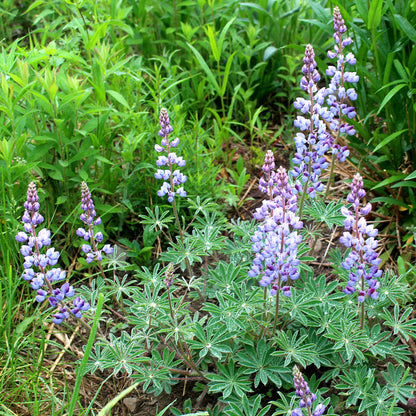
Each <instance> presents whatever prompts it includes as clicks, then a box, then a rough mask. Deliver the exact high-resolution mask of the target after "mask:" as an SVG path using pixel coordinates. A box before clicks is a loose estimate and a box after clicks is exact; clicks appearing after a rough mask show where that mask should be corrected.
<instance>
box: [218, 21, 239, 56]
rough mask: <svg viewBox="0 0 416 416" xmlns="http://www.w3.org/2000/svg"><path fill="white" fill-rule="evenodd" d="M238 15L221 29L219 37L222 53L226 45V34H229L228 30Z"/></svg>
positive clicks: (219, 47) (219, 46)
mask: <svg viewBox="0 0 416 416" xmlns="http://www.w3.org/2000/svg"><path fill="white" fill-rule="evenodd" d="M235 19H236V17H233V18H232V19H231V20H230V21H229V22H228V23H227V24H226V25H225V26H224V28H223V29H222V30H221V33H220V36H219V38H218V49H219V52H220V55H221V53H222V47H223V45H224V39H225V36H226V35H227V32H228V30H229V29H230V27H231V25H232V24H233V23H234V21H235Z"/></svg>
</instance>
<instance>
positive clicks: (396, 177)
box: [371, 173, 405, 189]
mask: <svg viewBox="0 0 416 416" xmlns="http://www.w3.org/2000/svg"><path fill="white" fill-rule="evenodd" d="M404 178H405V174H404V173H402V174H400V175H392V176H389V177H388V178H387V179H384V181H381V182H379V183H378V184H377V185H375V186H373V187H372V188H371V189H377V188H380V187H384V186H386V185H388V184H390V183H393V182H397V181H401V180H402V179H404Z"/></svg>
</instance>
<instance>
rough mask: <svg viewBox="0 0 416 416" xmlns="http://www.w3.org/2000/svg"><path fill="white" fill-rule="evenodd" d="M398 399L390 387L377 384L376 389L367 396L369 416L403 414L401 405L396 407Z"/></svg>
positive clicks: (397, 415)
mask: <svg viewBox="0 0 416 416" xmlns="http://www.w3.org/2000/svg"><path fill="white" fill-rule="evenodd" d="M396 403H397V400H396V399H395V398H394V396H392V394H391V392H390V391H389V389H388V388H387V387H386V386H384V387H381V386H380V385H379V384H376V386H375V389H373V391H372V392H371V393H370V394H368V395H367V396H366V400H365V404H366V407H367V409H366V411H367V415H368V416H380V415H383V416H384V415H386V416H399V415H403V409H402V408H401V407H394V405H395V404H396Z"/></svg>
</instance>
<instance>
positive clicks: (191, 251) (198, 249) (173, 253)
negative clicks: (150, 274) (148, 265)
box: [160, 236, 204, 271]
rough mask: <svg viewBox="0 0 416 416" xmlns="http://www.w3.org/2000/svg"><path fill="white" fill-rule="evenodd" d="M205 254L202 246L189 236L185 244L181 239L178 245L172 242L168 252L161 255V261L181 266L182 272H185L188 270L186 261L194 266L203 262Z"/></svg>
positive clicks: (178, 240)
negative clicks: (202, 256)
mask: <svg viewBox="0 0 416 416" xmlns="http://www.w3.org/2000/svg"><path fill="white" fill-rule="evenodd" d="M203 254H204V249H203V247H202V246H201V244H200V243H199V242H198V241H196V240H195V239H193V238H189V236H188V237H187V238H185V239H184V241H183V242H182V241H181V240H180V239H179V238H178V239H177V241H176V243H174V242H172V243H171V245H170V247H169V248H168V251H167V252H163V253H162V254H161V255H160V260H163V261H166V262H170V263H173V264H180V267H181V270H182V271H184V270H185V269H186V261H185V260H186V259H188V260H189V263H190V264H191V266H192V265H193V264H194V263H195V262H198V263H200V262H202V258H201V255H203Z"/></svg>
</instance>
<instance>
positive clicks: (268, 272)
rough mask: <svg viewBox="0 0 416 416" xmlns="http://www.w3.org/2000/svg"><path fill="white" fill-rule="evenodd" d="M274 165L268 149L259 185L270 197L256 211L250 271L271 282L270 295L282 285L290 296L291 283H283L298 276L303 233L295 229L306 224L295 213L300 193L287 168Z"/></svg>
mask: <svg viewBox="0 0 416 416" xmlns="http://www.w3.org/2000/svg"><path fill="white" fill-rule="evenodd" d="M274 167H275V165H274V157H273V153H272V152H271V151H268V152H267V153H266V156H265V163H264V165H263V172H264V175H263V177H262V178H261V179H260V183H259V188H260V190H261V191H262V192H265V193H266V194H267V195H268V196H269V198H268V199H265V200H264V201H263V203H262V206H261V207H260V208H258V209H257V210H256V212H255V213H254V218H255V219H257V220H259V221H262V222H261V224H259V225H258V226H257V230H256V231H255V233H254V235H253V236H252V237H251V241H252V242H253V245H252V250H253V252H254V253H255V259H254V260H253V266H252V268H251V270H250V271H249V273H248V275H249V276H250V277H258V278H260V280H259V284H260V286H263V287H267V286H271V290H270V294H271V295H275V294H276V293H277V291H278V290H280V289H281V290H282V293H283V295H284V296H286V297H290V296H291V291H290V287H289V286H288V285H284V286H283V287H281V285H282V282H288V280H289V279H291V280H296V279H297V278H298V277H299V271H298V265H299V260H298V259H297V250H298V245H299V244H300V242H301V241H302V237H301V236H300V235H299V234H298V233H297V231H296V230H297V229H299V228H302V226H303V224H302V222H301V221H300V220H299V218H298V217H297V216H296V214H295V213H296V209H297V205H296V201H297V197H296V195H295V193H294V191H293V188H292V186H291V185H290V184H289V178H288V176H287V172H286V169H284V168H283V167H280V168H279V169H278V170H277V171H274Z"/></svg>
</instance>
